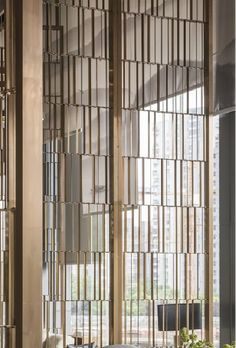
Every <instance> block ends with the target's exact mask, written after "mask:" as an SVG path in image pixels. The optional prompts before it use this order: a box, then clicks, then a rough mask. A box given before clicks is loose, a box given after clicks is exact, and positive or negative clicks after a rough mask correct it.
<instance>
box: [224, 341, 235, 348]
mask: <svg viewBox="0 0 236 348" xmlns="http://www.w3.org/2000/svg"><path fill="white" fill-rule="evenodd" d="M223 348H236V342H232V343H231V344H225V345H224V346H223Z"/></svg>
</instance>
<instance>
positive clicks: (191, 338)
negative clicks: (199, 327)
mask: <svg viewBox="0 0 236 348" xmlns="http://www.w3.org/2000/svg"><path fill="white" fill-rule="evenodd" d="M180 337H181V341H182V344H183V346H184V347H187V348H214V345H213V344H212V343H210V342H207V341H206V340H203V341H202V340H199V339H198V337H197V335H196V334H194V333H193V334H190V333H189V330H188V329H187V328H186V327H183V328H182V329H181V330H180ZM225 348H226V347H225ZM227 348H236V347H227Z"/></svg>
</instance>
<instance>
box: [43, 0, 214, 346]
mask: <svg viewBox="0 0 236 348" xmlns="http://www.w3.org/2000/svg"><path fill="white" fill-rule="evenodd" d="M208 6H209V4H208V1H207V0H159V1H158V0H117V1H115V0H114V1H112V0H110V1H109V0H63V1H62V0H58V1H56V0H45V1H44V2H43V41H44V52H43V64H44V76H43V81H44V82H43V83H44V86H43V99H44V114H43V125H44V140H43V159H44V196H43V200H44V230H43V255H44V256H43V337H44V339H50V337H51V336H55V335H61V336H62V338H63V344H64V346H66V344H68V343H70V342H71V336H77V337H81V339H82V341H83V342H84V343H87V342H95V343H96V344H97V345H98V346H103V345H107V344H109V343H113V342H115V343H121V342H123V343H128V344H140V345H145V346H147V345H148V346H156V345H157V346H164V345H165V346H166V345H167V346H171V345H173V344H174V336H175V335H176V334H177V331H178V329H179V328H180V323H179V318H178V313H179V311H178V307H179V305H180V304H186V311H187V312H188V308H189V306H190V305H191V304H194V303H199V304H200V307H201V324H202V329H200V330H198V331H196V332H197V333H198V334H200V336H201V337H202V338H203V337H209V336H210V331H211V329H210V324H209V323H210V321H211V318H210V317H209V313H210V303H211V302H210V301H211V299H210V298H209V294H211V289H210V283H211V282H210V281H209V279H210V276H211V274H210V262H209V257H210V255H211V249H210V244H209V239H210V229H209V226H210V222H209V216H210V214H209V188H208V186H209V185H208V179H209V144H208V143H209V141H208V134H209V112H208V87H209V86H208V82H207V81H208V80H207V77H208V73H209V69H208V49H209V47H208V35H209V30H208V29H209V28H208V24H209V21H208V19H209V18H208ZM168 304H174V305H175V311H176V325H175V330H173V331H167V330H165V329H164V327H162V329H160V327H158V322H159V320H160V318H158V306H159V305H163V306H164V311H163V318H162V319H163V320H164V321H166V320H167V319H168V318H167V317H166V313H167V310H165V309H166V308H167V306H168ZM191 325H192V318H190V317H189V316H188V315H187V326H189V327H191ZM72 342H73V340H72Z"/></svg>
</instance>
